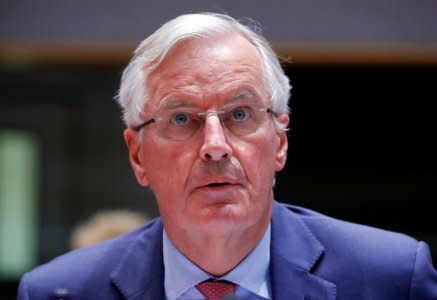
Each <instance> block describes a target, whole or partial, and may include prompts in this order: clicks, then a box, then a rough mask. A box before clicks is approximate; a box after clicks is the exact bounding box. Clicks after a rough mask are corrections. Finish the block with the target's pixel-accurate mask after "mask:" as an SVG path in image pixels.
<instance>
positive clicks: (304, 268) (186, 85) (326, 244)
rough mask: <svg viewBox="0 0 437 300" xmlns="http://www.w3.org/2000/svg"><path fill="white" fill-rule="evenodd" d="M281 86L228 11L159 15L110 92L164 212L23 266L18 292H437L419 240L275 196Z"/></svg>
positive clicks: (273, 64)
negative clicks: (160, 20) (162, 19)
mask: <svg viewBox="0 0 437 300" xmlns="http://www.w3.org/2000/svg"><path fill="white" fill-rule="evenodd" d="M289 89H290V86H289V83H288V79H287V78H286V76H285V75H284V73H283V72H282V70H281V68H280V65H279V62H278V60H277V58H276V57H275V55H274V53H273V51H272V50H271V48H270V46H269V45H268V43H267V42H266V41H265V39H264V38H262V37H261V36H259V35H258V34H256V33H255V32H253V31H251V30H250V29H249V28H248V27H245V26H243V25H241V24H240V23H238V22H237V21H235V20H234V19H232V18H230V17H228V16H225V15H217V14H190V15H183V16H180V17H178V18H176V19H173V20H171V21H170V22H168V23H166V24H164V25H163V26H162V27H161V28H160V29H158V30H157V31H156V32H155V33H154V34H152V35H151V36H150V37H149V38H147V39H146V40H144V41H143V42H142V43H141V44H140V46H139V47H138V49H137V50H136V52H135V55H134V57H133V58H132V60H131V62H130V64H129V65H128V67H127V68H126V70H125V72H124V74H123V78H122V82H121V87H120V94H119V102H120V104H121V106H122V107H123V111H124V119H125V122H126V125H127V129H126V130H125V132H124V138H125V141H126V144H127V146H128V149H129V158H130V162H131V165H132V168H133V171H134V173H135V176H136V178H137V180H138V182H139V184H141V185H142V186H150V187H151V188H152V190H153V192H154V194H155V196H156V199H157V203H158V206H159V210H160V215H161V218H159V219H156V220H154V221H152V222H150V223H147V224H146V225H144V226H143V227H141V228H140V229H138V230H135V231H133V232H131V233H129V234H127V235H123V236H122V237H119V238H116V239H114V240H110V241H108V242H105V243H102V244H99V245H97V246H92V247H88V248H83V249H80V250H78V251H74V252H71V253H69V254H66V255H64V256H62V257H59V258H57V259H55V260H53V261H52V262H50V263H48V264H46V265H44V266H41V267H39V268H37V269H36V270H34V271H32V272H30V273H28V274H26V275H25V276H24V277H23V279H22V281H21V284H20V290H19V296H18V298H19V299H49V297H52V298H53V297H54V298H55V299H64V298H68V299H170V300H173V299H221V298H222V297H225V298H226V296H225V295H226V294H227V293H230V294H234V296H231V298H232V297H233V298H232V299H287V300H288V299H312V300H316V299H318V300H320V299H339V300H346V299H347V300H350V299H372V300H378V299H421V300H424V299H437V273H436V271H435V270H434V268H433V266H432V262H431V259H430V255H429V250H428V247H427V246H426V244H424V243H423V242H417V241H415V240H414V239H412V238H410V237H407V236H404V235H401V234H397V233H390V232H386V231H383V230H379V229H374V228H369V227H365V226H360V225H356V224H350V223H347V222H342V221H338V220H335V219H332V218H329V217H326V216H323V215H320V214H318V213H315V212H312V211H309V210H306V209H303V208H299V207H295V206H287V205H283V204H279V203H278V202H275V201H274V200H273V192H272V186H273V184H274V177H275V173H276V172H278V171H280V170H281V169H282V168H283V167H284V164H285V161H286V155H287V135H286V132H285V129H286V128H287V125H288V123H289V116H288V109H287V102H288V98H289ZM211 292H212V293H213V295H210V294H209V293H211Z"/></svg>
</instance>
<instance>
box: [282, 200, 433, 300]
mask: <svg viewBox="0 0 437 300" xmlns="http://www.w3.org/2000/svg"><path fill="white" fill-rule="evenodd" d="M275 215H276V218H279V219H282V220H287V219H288V220H290V221H289V222H290V224H291V223H292V222H298V223H300V224H301V225H302V226H301V227H300V228H305V230H306V231H307V235H309V236H311V237H312V238H311V240H312V243H317V244H318V245H320V247H321V248H322V249H323V254H322V255H321V256H320V257H319V260H318V261H317V263H316V264H315V265H314V266H313V268H312V271H313V272H314V273H315V274H317V275H319V276H321V277H323V278H325V279H327V280H329V281H331V282H334V283H335V284H336V285H337V291H338V294H339V295H341V296H342V297H340V298H342V299H353V298H355V297H358V296H359V295H360V294H361V295H362V294H366V295H370V296H371V298H372V297H373V298H372V299H380V298H382V299H390V297H391V295H409V296H410V297H411V298H410V299H435V298H433V297H437V272H436V270H435V269H434V268H433V265H432V261H431V256H430V252H429V248H428V246H427V245H426V243H424V242H419V241H417V240H416V239H414V238H412V237H410V236H408V235H405V234H402V233H397V232H392V231H388V230H383V229H379V228H375V227H371V226H366V225H361V224H356V223H351V222H346V221H342V220H338V219H335V218H332V217H329V216H326V215H323V214H320V213H318V212H315V211H312V210H309V209H305V208H301V207H297V206H291V205H285V204H277V205H276V214H275ZM283 222H285V223H286V222H288V221H283ZM282 226H284V225H282ZM283 232H285V231H283ZM288 234H291V233H290V232H288ZM295 246H297V245H295ZM345 295H347V296H345ZM381 295H382V297H381ZM431 295H432V296H431ZM384 296H386V297H385V298H384Z"/></svg>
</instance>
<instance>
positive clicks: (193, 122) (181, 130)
mask: <svg viewBox="0 0 437 300" xmlns="http://www.w3.org/2000/svg"><path fill="white" fill-rule="evenodd" d="M265 113H268V114H270V115H272V116H274V117H277V113H275V112H274V111H273V110H272V109H271V108H266V107H262V106H261V105H260V104H257V103H255V102H253V103H235V104H233V105H227V106H225V107H222V108H221V109H220V110H217V111H212V110H211V111H210V110H208V111H206V112H200V111H198V110H196V109H192V108H189V107H188V108H187V107H184V108H173V109H168V110H164V111H160V112H158V113H157V114H156V116H155V117H153V118H151V119H148V120H147V121H145V122H144V123H142V124H141V125H139V126H137V127H134V129H135V130H137V131H139V130H141V129H142V128H144V127H146V126H149V125H151V124H155V126H156V129H157V131H158V134H159V135H161V136H162V137H164V138H166V139H169V140H178V141H182V140H187V139H189V138H191V137H192V136H194V135H195V134H196V133H197V132H198V131H199V130H200V129H201V128H202V127H203V126H204V124H205V119H206V118H207V117H209V116H210V115H217V117H218V118H219V119H220V122H221V124H222V126H223V128H225V129H226V131H227V132H229V133H230V134H232V135H236V136H240V137H241V136H246V135H249V134H252V133H254V132H256V131H257V130H258V129H259V128H260V127H261V126H262V125H263V124H264V123H265V122H266V121H267V119H268V118H267V116H268V115H267V114H265Z"/></svg>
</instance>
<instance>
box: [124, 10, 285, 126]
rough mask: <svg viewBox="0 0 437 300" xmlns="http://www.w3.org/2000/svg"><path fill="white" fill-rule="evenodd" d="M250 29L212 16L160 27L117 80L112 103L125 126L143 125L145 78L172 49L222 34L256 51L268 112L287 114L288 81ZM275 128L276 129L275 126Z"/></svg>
mask: <svg viewBox="0 0 437 300" xmlns="http://www.w3.org/2000/svg"><path fill="white" fill-rule="evenodd" d="M252 25H253V24H252ZM253 27H254V28H253V29H252V28H250V27H249V26H246V25H243V24H242V23H240V22H239V21H237V20H235V19H234V18H232V17H230V16H228V15H224V14H216V13H196V14H185V15H181V16H179V17H177V18H175V19H172V20H170V21H169V22H167V23H165V24H164V25H162V26H161V27H160V28H159V29H158V30H156V31H155V32H154V33H153V34H152V35H150V36H149V37H148V38H146V39H145V40H143V41H142V42H141V43H140V45H139V46H138V48H137V49H136V50H135V51H134V55H133V57H132V59H131V60H130V62H129V64H128V65H127V67H126V69H125V70H124V72H123V75H122V77H121V83H120V90H119V93H118V95H117V97H116V99H117V101H118V102H119V103H120V105H121V107H122V110H123V119H124V122H125V124H126V126H128V127H135V126H138V125H139V124H141V123H142V122H143V120H142V118H141V111H142V109H143V108H144V106H145V104H146V103H147V101H148V100H149V91H148V86H147V76H148V75H149V74H150V73H151V72H152V71H153V70H155V69H156V68H157V67H158V66H159V65H160V64H161V62H162V61H163V60H164V59H165V57H166V55H167V53H168V52H169V51H170V50H171V49H172V47H174V46H175V45H176V44H177V43H179V42H181V41H183V40H188V39H193V38H199V37H202V38H211V37H214V36H215V35H217V34H223V33H237V34H240V35H241V36H243V37H244V38H246V39H247V40H248V41H249V42H250V43H252V44H253V45H254V46H255V47H256V48H257V49H258V52H259V54H260V56H261V61H262V67H263V71H264V81H265V83H266V87H267V91H268V93H269V96H270V98H271V101H272V109H273V111H275V112H276V113H279V114H284V113H285V114H288V113H289V108H288V100H289V98H290V89H291V86H290V83H289V80H288V77H287V76H286V75H285V74H284V71H283V70H282V68H281V65H280V63H279V60H278V58H277V56H276V54H275V52H274V51H273V49H272V48H271V47H270V45H269V43H268V41H267V40H266V39H265V38H264V37H263V36H261V35H260V34H259V33H258V32H257V31H259V27H258V26H253ZM275 124H276V125H277V126H279V125H278V122H275ZM280 129H284V128H280Z"/></svg>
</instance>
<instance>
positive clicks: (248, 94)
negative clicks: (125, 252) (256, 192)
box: [159, 89, 261, 110]
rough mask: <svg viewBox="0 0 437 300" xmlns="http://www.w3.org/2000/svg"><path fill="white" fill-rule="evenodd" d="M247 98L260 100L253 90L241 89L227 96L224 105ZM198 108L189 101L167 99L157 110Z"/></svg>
mask: <svg viewBox="0 0 437 300" xmlns="http://www.w3.org/2000/svg"><path fill="white" fill-rule="evenodd" d="M248 99H254V100H255V101H257V102H260V101H261V100H260V97H258V96H257V95H256V94H255V93H254V92H252V91H250V90H247V89H245V90H241V91H238V92H237V93H235V94H234V95H232V96H231V97H230V98H228V99H227V100H226V101H225V103H224V106H227V105H229V104H232V103H233V102H237V101H239V100H248ZM181 107H183V108H199V106H198V105H197V104H195V103H191V102H189V101H186V100H168V101H165V102H164V104H162V105H160V108H159V110H172V109H176V108H181Z"/></svg>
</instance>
